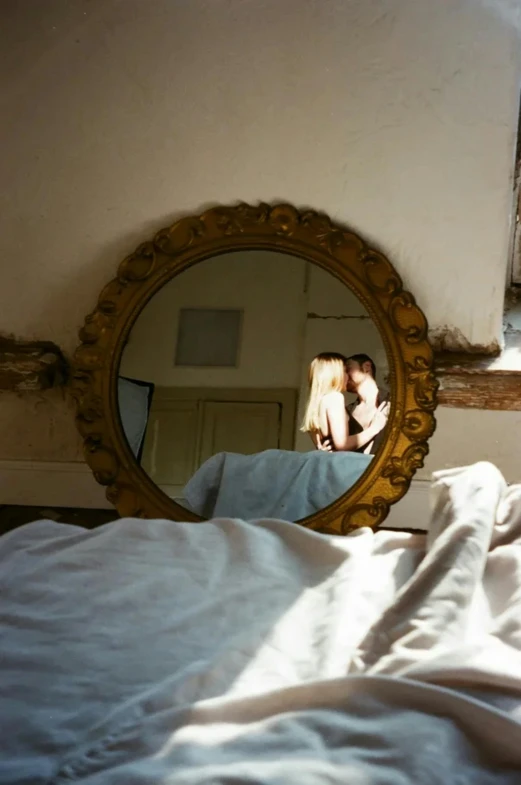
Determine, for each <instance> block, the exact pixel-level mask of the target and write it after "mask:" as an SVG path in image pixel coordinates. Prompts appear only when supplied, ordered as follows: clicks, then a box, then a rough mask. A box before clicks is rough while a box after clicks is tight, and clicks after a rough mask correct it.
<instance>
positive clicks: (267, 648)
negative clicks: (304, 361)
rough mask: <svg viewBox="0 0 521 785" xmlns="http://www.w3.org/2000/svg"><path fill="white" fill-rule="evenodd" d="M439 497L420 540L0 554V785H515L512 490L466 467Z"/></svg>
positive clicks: (122, 531)
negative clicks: (214, 784)
mask: <svg viewBox="0 0 521 785" xmlns="http://www.w3.org/2000/svg"><path fill="white" fill-rule="evenodd" d="M432 496H433V513H432V520H431V522H430V528H429V531H428V533H427V534H426V535H412V534H407V533H404V532H399V531H379V532H373V531H372V530H370V529H360V530H358V531H357V532H355V533H354V534H352V535H350V536H348V537H334V536H326V535H321V534H317V533H314V532H312V531H310V530H307V529H305V528H303V527H300V526H296V525H294V524H291V523H287V522H283V521H278V520H257V521H251V522H249V523H248V522H244V521H242V520H238V519H224V518H221V519H215V520H212V521H209V522H204V523H200V524H184V523H179V522H172V521H165V520H156V521H143V520H136V519H126V520H121V521H117V522H114V523H110V524H107V525H105V526H102V527H100V528H98V529H96V530H93V531H87V530H84V529H82V528H80V527H76V526H70V525H66V524H57V523H54V522H51V521H39V522H35V523H33V524H29V525H27V526H24V527H21V528H19V529H17V530H15V531H13V532H10V533H9V534H7V535H5V536H4V537H3V538H1V539H0V563H1V571H0V575H1V583H2V601H1V618H0V638H1V652H2V654H1V684H2V690H1V698H0V723H1V730H0V733H1V735H0V738H1V739H2V748H3V749H2V753H1V759H0V782H1V783H2V784H3V785H22V784H23V785H29V784H30V785H39V784H40V783H46V785H51V783H52V785H62V784H64V783H71V782H74V783H81V785H101V784H102V783H103V785H123V783H125V785H145V784H146V785H150V784H151V783H161V784H162V785H163V784H166V783H175V785H202V784H203V783H204V784H205V785H207V784H208V783H234V785H236V784H237V783H263V784H264V783H265V784H266V785H280V784H281V783H285V784H288V785H293V783H294V784H295V785H297V783H298V785H308V784H309V785H311V783H313V785H315V783H328V785H337V784H338V785H340V784H341V783H342V785H344V783H346V782H349V783H350V785H405V783H415V785H416V784H417V783H444V785H448V784H449V783H473V785H485V784H486V785H492V783H494V785H495V784H496V783H497V784H499V783H500V784H501V785H507V783H508V785H510V784H511V783H512V785H513V784H514V783H519V782H520V781H521V547H520V545H521V486H513V487H510V488H509V487H507V485H506V483H505V481H504V479H503V477H502V476H501V474H500V473H499V471H498V470H497V469H496V468H495V467H494V466H492V465H490V464H488V463H479V464H476V465H474V466H471V467H467V468H463V469H457V470H451V471H445V472H440V473H438V474H437V475H435V478H434V481H433V486H432ZM418 523H419V525H422V524H423V523H424V522H418Z"/></svg>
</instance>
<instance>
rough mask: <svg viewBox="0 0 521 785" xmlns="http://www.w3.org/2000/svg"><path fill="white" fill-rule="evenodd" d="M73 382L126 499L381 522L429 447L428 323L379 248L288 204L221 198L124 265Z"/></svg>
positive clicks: (127, 509) (306, 521)
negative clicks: (224, 202)
mask: <svg viewBox="0 0 521 785" xmlns="http://www.w3.org/2000/svg"><path fill="white" fill-rule="evenodd" d="M81 338H82V345H81V346H80V347H79V348H78V350H77V352H76V355H75V371H74V377H73V389H74V393H75V396H76V399H77V401H78V416H77V422H78V426H79V428H80V430H81V432H82V434H83V436H84V439H85V452H86V457H87V460H88V461H89V463H90V464H91V466H92V468H93V470H94V473H95V476H96V478H97V479H98V481H99V482H102V483H103V484H105V485H107V486H108V492H107V495H108V498H109V499H110V500H111V501H112V502H113V503H114V504H115V505H116V507H117V508H118V511H119V512H120V513H121V514H123V515H141V516H143V517H152V516H154V517H155V516H157V517H171V518H173V519H177V520H187V521H196V520H201V519H208V518H214V517H233V518H244V519H247V520H254V519H259V518H278V519H283V520H288V521H294V522H298V523H302V524H303V525H306V526H310V527H311V528H315V529H318V530H321V531H328V532H334V533H337V534H345V533H347V532H348V531H350V530H352V529H353V528H354V527H357V526H363V525H370V526H375V525H378V524H380V523H381V522H382V521H383V520H384V519H385V516H386V515H387V513H388V510H389V505H390V504H392V503H393V502H395V501H397V500H398V499H399V498H401V496H402V495H403V494H404V493H405V491H406V490H407V487H408V485H409V482H410V480H411V477H412V475H413V473H414V471H415V470H416V469H417V468H419V467H420V466H421V465H422V463H423V458H424V456H425V455H426V453H427V449H428V448H427V440H428V438H429V437H430V435H431V434H432V432H433V429H434V417H433V411H434V408H435V393H436V387H437V384H436V381H435V378H434V375H433V372H432V363H433V358H432V351H431V349H430V346H429V344H428V341H427V325H426V321H425V318H424V316H423V314H422V313H421V311H420V310H419V309H418V307H417V306H416V304H415V302H414V299H413V297H412V295H411V294H409V293H408V292H405V291H404V290H403V287H402V284H401V281H400V278H399V276H398V275H397V273H396V272H395V270H394V269H393V267H392V265H391V264H390V262H389V261H388V260H387V259H386V258H385V257H384V256H383V255H381V254H379V253H377V252H375V251H372V250H370V249H368V248H367V246H366V245H365V243H363V241H362V240H361V239H360V238H358V237H357V236H356V235H354V234H353V233H350V232H348V231H346V230H345V229H343V228H342V227H338V226H335V225H333V224H332V223H331V222H330V221H329V219H327V218H326V217H324V216H322V215H319V214H317V213H313V212H305V213H299V212H298V211H297V210H295V209H294V208H292V207H290V206H287V205H278V206H275V207H268V206H266V205H261V206H259V207H257V208H255V207H249V206H247V205H239V206H237V207H232V208H215V209H213V210H210V211H208V212H206V213H204V214H203V215H202V216H197V217H192V218H185V219H182V220H181V221H179V222H178V223H176V224H174V225H173V226H172V227H170V228H169V229H166V230H164V231H161V232H159V233H158V234H157V235H156V237H155V238H154V240H153V241H151V242H148V243H145V244H144V245H142V246H140V247H139V248H138V249H137V251H136V252H135V253H134V254H133V255H131V256H130V257H128V258H127V259H126V260H124V262H123V263H122V264H121V265H120V268H119V270H118V275H117V278H116V279H115V280H114V281H112V282H111V283H110V284H109V285H108V286H107V287H106V288H105V289H104V291H103V292H102V294H101V295H100V299H99V303H98V307H97V309H96V310H95V311H94V312H93V314H91V315H90V316H88V317H87V319H86V323H85V327H84V328H83V330H82V333H81Z"/></svg>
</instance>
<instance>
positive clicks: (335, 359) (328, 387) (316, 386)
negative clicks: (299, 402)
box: [300, 352, 346, 433]
mask: <svg viewBox="0 0 521 785" xmlns="http://www.w3.org/2000/svg"><path fill="white" fill-rule="evenodd" d="M345 361H346V358H345V357H344V355H343V354H338V353H337V352H322V353H321V354H317V356H316V357H315V358H314V360H312V361H311V364H310V366H309V371H308V384H309V394H308V401H307V404H306V411H305V414H304V419H303V421H302V426H301V428H300V430H301V431H303V433H310V432H311V433H317V432H318V431H320V418H319V412H320V401H321V400H322V398H323V397H324V395H327V394H328V393H330V392H343V391H344V390H345Z"/></svg>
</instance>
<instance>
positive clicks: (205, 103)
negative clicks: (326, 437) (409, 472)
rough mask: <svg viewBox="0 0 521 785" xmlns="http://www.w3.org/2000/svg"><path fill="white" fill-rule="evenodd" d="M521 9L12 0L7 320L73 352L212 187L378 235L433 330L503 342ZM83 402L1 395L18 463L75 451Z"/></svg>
mask: <svg viewBox="0 0 521 785" xmlns="http://www.w3.org/2000/svg"><path fill="white" fill-rule="evenodd" d="M517 11H518V4H517V3H515V2H514V1H513V0H504V2H499V1H498V0H496V2H492V0H487V1H486V2H485V0H483V2H480V0H451V2H433V0H363V1H362V0H357V1H356V2H355V0H320V2H314V1H313V0H285V1H284V2H280V0H256V2H253V0H246V1H245V0H191V2H189V3H188V2H182V1H181V0H154V2H143V0H124V2H122V1H121V0H41V2H38V3H36V2H33V0H18V2H17V3H3V4H2V6H1V8H0V17H1V18H0V22H1V29H2V34H3V41H4V43H3V45H2V47H0V81H1V91H0V104H1V108H2V118H3V120H2V126H1V128H0V139H1V146H2V150H3V152H4V155H3V156H2V161H1V164H0V167H1V168H0V171H1V176H2V182H3V183H4V184H7V187H4V188H3V189H2V194H1V196H0V252H1V258H2V288H1V290H0V303H1V308H0V332H6V333H13V334H15V335H16V336H17V337H20V338H26V339H32V338H40V339H46V340H50V341H55V342H56V343H57V344H58V345H59V346H61V347H62V348H63V349H64V350H65V351H66V352H71V351H72V350H73V348H74V346H75V344H76V340H77V339H76V335H77V329H78V327H79V326H80V324H81V322H82V320H83V317H84V315H85V314H86V313H87V312H88V311H89V310H90V309H91V308H92V306H93V305H94V303H95V300H96V296H97V293H98V292H99V290H100V289H101V287H102V286H103V284H104V283H105V282H106V281H107V280H108V279H110V278H111V277H112V275H113V272H114V269H115V266H116V264H117V262H118V261H119V260H120V259H121V258H122V257H123V256H124V255H125V254H126V253H128V252H129V251H131V250H133V248H134V247H135V245H136V244H137V243H138V242H139V241H141V240H142V239H145V238H147V237H149V236H151V234H152V233H153V232H154V231H155V230H156V229H157V228H159V227H161V226H163V225H165V224H168V223H169V222H171V221H172V220H173V219H174V218H175V217H176V216H178V215H180V214H182V213H187V212H193V211H199V210H200V209H201V208H203V207H204V206H206V205H208V204H211V203H215V202H235V201H237V200H239V199H243V200H248V201H253V202H255V201H257V200H269V201H271V200H279V199H280V200H289V201H291V202H294V203H295V204H297V205H300V206H311V207H316V208H319V209H322V210H325V211H326V212H328V213H329V214H330V215H331V216H332V217H333V218H335V219H338V220H340V221H343V222H346V223H348V224H350V225H351V226H352V227H353V228H354V229H355V230H356V231H358V232H360V233H362V234H363V235H364V236H366V237H367V238H368V239H369V240H370V241H372V242H374V243H376V244H377V245H379V246H381V247H382V248H383V250H384V251H385V252H387V253H388V254H389V255H390V257H391V258H392V260H393V262H394V263H395V265H396V267H397V268H398V270H399V271H400V273H401V274H402V276H403V278H404V281H405V283H406V286H407V287H408V288H410V289H411V290H412V291H413V292H414V293H415V295H416V296H417V299H418V301H419V304H420V305H421V307H422V308H423V309H424V310H425V312H426V314H427V316H428V318H429V321H430V325H431V329H432V334H433V336H434V337H436V336H437V337H438V338H440V337H443V336H444V335H446V337H447V340H448V342H449V343H450V344H451V345H455V344H458V343H460V344H461V345H466V344H467V343H470V344H471V345H474V346H475V345H483V346H487V347H492V346H494V345H495V344H496V343H497V341H498V339H499V337H500V327H501V311H502V300H503V288H504V279H505V269H506V261H507V249H508V242H509V221H510V213H511V186H512V183H511V179H512V165H513V157H514V141H515V133H516V119H517V111H518V89H519V82H520V74H521V68H520V48H519V45H518V43H519V42H518V37H517V35H518V33H517V28H516V24H517V22H518V17H517ZM6 153H7V154H6ZM447 328H448V330H449V332H448V333H446V330H447ZM58 407H59V409H60V414H59V415H58V414H57V412H58ZM68 416H69V414H68V412H67V410H66V409H65V407H64V405H63V403H62V402H60V401H58V400H57V398H56V396H53V395H51V396H44V397H42V399H41V400H39V403H38V404H36V403H35V402H34V401H33V400H32V399H30V400H29V399H23V398H22V399H17V398H11V397H10V398H7V397H6V396H4V397H3V398H2V406H1V407H0V434H1V436H2V438H1V439H0V458H15V457H25V458H27V459H31V458H34V457H35V456H39V457H40V458H41V459H42V460H43V459H44V458H45V457H48V458H49V459H52V458H53V456H56V455H58V454H59V455H60V456H64V455H65V456H72V455H75V454H76V453H77V439H76V437H75V436H74V435H72V433H73V432H72V431H71V429H70V428H69V425H68V420H67V417H68ZM468 416H469V417H470V416H472V417H475V416H476V415H475V413H472V415H470V414H469V415H468ZM515 417H516V415H514V419H515ZM449 419H450V422H451V423H452V425H451V427H459V422H460V420H458V419H457V418H456V420H454V418H452V419H451V418H450V417H449ZM449 419H447V417H445V416H444V417H443V418H440V422H442V421H443V422H447V423H448V421H449ZM497 422H498V423H499V420H498V421H497ZM501 422H503V420H502V421H501ZM515 422H516V423H517V422H518V420H515ZM51 423H52V427H51ZM66 423H67V424H66ZM513 423H514V420H512V424H513ZM444 427H445V426H444ZM493 432H494V429H493V428H492V429H490V430H488V431H487V434H488V435H487V438H488V439H489V441H488V442H487V445H486V450H488V453H489V456H490V457H491V458H492V459H493V458H494V455H493V453H494V449H495V444H496V442H495V440H494V436H493ZM462 438H463V436H461V437H460V438H459V442H461V440H462ZM455 441H456V443H458V438H456V439H455ZM444 443H448V442H447V440H444V439H442V437H440V441H439V445H440V450H441V452H440V451H438V448H436V449H437V454H438V455H439V456H440V461H441V462H443V461H444V460H445V457H446V456H445V455H444V454H443V448H442V445H443V444H444ZM447 456H449V453H447ZM511 458H512V460H513V456H511ZM450 460H454V461H456V462H458V453H457V450H456V452H454V451H452V452H451V453H450ZM518 462H519V461H518Z"/></svg>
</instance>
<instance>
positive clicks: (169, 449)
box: [141, 401, 200, 495]
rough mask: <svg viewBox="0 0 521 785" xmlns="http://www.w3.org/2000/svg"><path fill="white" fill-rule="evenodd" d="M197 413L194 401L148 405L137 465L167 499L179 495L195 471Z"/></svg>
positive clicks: (197, 406) (197, 408)
mask: <svg viewBox="0 0 521 785" xmlns="http://www.w3.org/2000/svg"><path fill="white" fill-rule="evenodd" d="M199 409H200V407H199V405H198V402H197V401H164V402H159V403H158V404H157V405H154V403H153V404H152V407H151V410H150V417H149V422H148V427H147V433H146V437H145V444H144V448H143V460H142V462H141V463H142V466H143V469H144V470H145V471H146V472H147V474H148V475H149V476H150V478H151V479H152V480H153V481H154V482H155V483H157V485H159V486H161V488H162V489H163V490H164V491H165V492H167V493H168V494H169V495H171V494H172V493H173V494H178V493H180V492H181V491H182V489H183V488H184V486H185V485H186V483H187V482H188V480H189V479H190V477H191V476H192V474H193V473H194V471H195V468H196V466H195V463H196V455H197V435H198V418H199ZM165 486H168V490H167V488H166V487H165Z"/></svg>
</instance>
